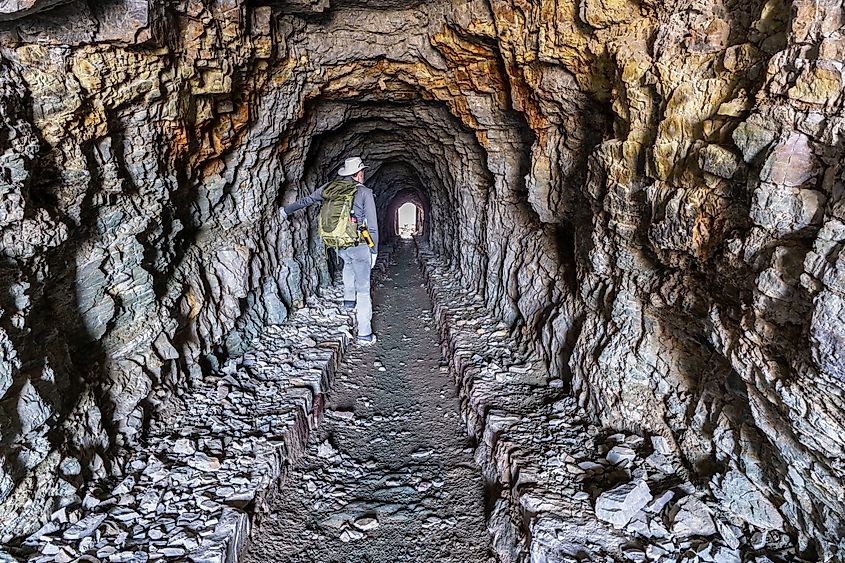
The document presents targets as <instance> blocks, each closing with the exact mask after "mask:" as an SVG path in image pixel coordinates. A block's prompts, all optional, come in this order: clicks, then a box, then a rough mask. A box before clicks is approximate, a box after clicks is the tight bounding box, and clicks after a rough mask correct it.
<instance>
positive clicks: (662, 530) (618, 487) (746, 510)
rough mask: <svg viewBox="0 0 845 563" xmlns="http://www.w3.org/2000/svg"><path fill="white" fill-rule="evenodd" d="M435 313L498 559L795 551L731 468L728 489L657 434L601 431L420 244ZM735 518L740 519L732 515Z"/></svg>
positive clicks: (752, 557) (513, 562)
mask: <svg viewBox="0 0 845 563" xmlns="http://www.w3.org/2000/svg"><path fill="white" fill-rule="evenodd" d="M419 256H420V265H421V267H422V269H423V273H424V277H425V280H426V284H427V286H428V290H429V293H430V295H431V297H432V300H433V302H434V318H435V321H436V323H437V325H438V329H439V331H440V335H441V339H442V342H443V345H442V346H443V350H444V355H445V356H446V358H447V359H448V360H449V369H450V373H451V374H452V376H453V377H454V379H455V382H456V384H457V386H458V392H459V395H460V399H461V415H462V417H463V419H464V421H465V423H466V428H467V432H468V433H469V435H470V436H471V437H472V438H473V439H474V440H475V441H476V444H477V446H476V450H475V459H476V461H477V462H478V464H479V466H480V467H481V469H482V473H483V475H484V478H485V480H486V488H487V490H488V491H489V492H488V494H489V495H490V498H488V505H489V506H490V507H492V508H491V510H490V513H489V517H488V522H487V524H488V529H489V531H490V533H491V534H492V536H493V544H494V546H495V549H496V555H497V558H498V560H499V561H502V562H503V563H523V562H527V561H562V562H580V561H683V562H697V561H710V562H714V561H715V562H718V563H739V562H740V561H754V562H755V563H768V562H770V561H771V559H769V557H776V558H784V560H793V561H797V560H799V559H798V558H797V557H796V554H795V546H794V545H793V544H792V541H791V540H790V538H789V537H788V536H787V535H785V534H783V533H781V532H779V531H777V530H776V529H777V528H779V527H782V522H773V520H775V519H777V518H778V517H779V516H778V512H777V509H776V508H775V507H774V506H772V504H771V503H769V502H768V501H767V500H766V499H765V497H764V496H763V495H762V494H760V493H757V494H756V495H751V494H749V493H748V492H747V489H749V488H750V487H753V485H752V484H751V483H750V482H747V480H745V478H744V477H742V476H741V474H739V473H733V474H729V475H727V476H725V480H724V481H723V483H724V484H727V482H728V481H730V482H731V484H730V485H727V486H728V487H732V488H734V489H733V490H731V493H730V494H729V495H728V496H727V498H724V497H720V496H719V495H716V494H714V493H713V492H711V491H709V490H708V489H707V488H706V487H702V486H700V485H698V486H697V485H696V484H695V483H693V482H691V481H690V480H689V479H690V474H689V472H688V471H687V470H686V468H684V466H683V464H682V463H680V460H679V459H678V457H677V456H676V455H674V454H673V452H672V450H671V448H670V447H669V443H668V442H667V440H666V439H665V438H664V437H663V436H659V435H656V436H651V437H650V439H648V440H646V439H645V438H644V437H642V436H638V435H636V434H628V435H626V434H625V433H614V429H613V428H600V427H597V426H596V425H594V424H591V423H590V417H589V416H588V415H587V413H586V412H585V411H584V410H583V409H582V408H581V407H579V406H578V404H577V403H576V401H575V400H574V398H573V397H572V396H571V395H569V394H568V393H566V392H565V391H564V390H563V389H562V388H561V385H560V384H559V380H552V381H553V382H554V381H557V383H558V384H557V385H555V384H554V383H553V382H550V381H549V380H548V371H547V370H546V369H545V367H544V366H543V364H542V362H540V361H539V359H538V358H537V356H536V355H535V354H532V353H525V352H520V351H518V350H516V347H515V346H514V342H513V340H512V338H511V337H510V335H509V334H508V332H507V330H506V326H505V325H504V324H503V323H502V322H501V321H499V320H498V318H497V317H496V316H495V315H494V314H493V313H492V311H491V310H490V309H489V308H488V307H486V306H485V305H484V303H483V302H482V301H481V300H480V299H479V298H478V297H477V296H475V295H472V294H471V293H468V292H466V291H465V290H463V289H462V288H461V287H460V284H459V283H458V282H457V281H456V280H455V278H454V276H453V275H452V274H451V273H450V272H449V269H448V268H447V267H446V266H445V263H444V262H443V261H442V260H440V259H438V258H436V256H435V255H434V254H432V253H431V251H430V250H428V249H426V248H425V247H422V248H421V249H420V253H419ZM737 514H740V515H742V519H739V520H738V519H737V518H736V515H737Z"/></svg>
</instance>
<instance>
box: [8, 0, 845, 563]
mask: <svg viewBox="0 0 845 563" xmlns="http://www.w3.org/2000/svg"><path fill="white" fill-rule="evenodd" d="M841 13H842V5H841V2H840V1H839V0H831V1H827V2H787V1H786V0H769V1H766V2H763V1H762V0H755V1H752V2H734V1H724V2H722V1H717V2H712V1H703V0H692V1H691V2H661V3H656V2H628V1H625V0H621V1H618V2H606V1H599V0H577V1H576V0H565V1H563V2H561V1H556V2H552V1H551V0H548V1H547V0H537V1H535V2H531V3H527V4H526V3H512V2H509V1H506V0H492V1H490V2H486V1H480V0H479V1H476V0H461V1H457V2H445V1H443V2H412V3H407V2H393V1H391V0H383V1H372V2H371V1H367V2H365V1H363V0H362V1H358V0H344V1H329V0H314V1H311V0H295V1H290V2H269V1H267V2H265V1H245V0H213V1H212V0H191V1H187V2H163V1H160V0H113V1H110V2H86V1H82V0H75V1H51V0H20V1H17V2H11V3H10V2H6V3H3V5H2V6H0V115H2V117H3V122H2V130H0V238H2V257H3V258H2V264H0V284H2V291H0V295H2V298H0V429H2V431H1V432H0V438H1V439H2V449H0V452H2V456H0V543H3V540H4V538H6V539H8V538H13V537H21V536H22V535H24V536H25V535H27V534H30V533H32V532H33V531H35V530H37V529H38V528H39V527H40V526H41V525H42V524H43V523H44V522H45V521H46V520H47V519H48V518H49V516H50V514H51V513H53V512H54V511H55V510H56V508H57V507H59V506H63V505H64V504H67V503H69V502H73V499H74V495H76V492H77V491H78V490H80V489H79V488H80V487H81V486H82V485H83V484H84V483H85V482H89V481H91V480H92V479H98V478H106V477H109V476H112V477H115V476H119V475H122V472H123V471H124V470H125V464H126V460H127V452H130V451H132V450H133V449H135V448H137V447H139V444H141V443H142V442H143V438H144V432H145V428H146V427H147V423H148V422H149V421H150V420H163V421H167V420H169V418H168V417H170V416H172V415H173V413H174V412H176V411H178V410H179V409H180V408H182V407H183V405H182V403H181V402H182V401H183V400H184V396H185V395H184V393H185V390H186V389H190V388H193V387H195V386H196V385H198V384H199V383H200V382H202V381H203V380H204V378H206V377H207V376H208V374H209V373H211V372H212V371H214V370H216V369H218V368H219V367H220V365H221V363H222V362H224V361H225V359H226V358H227V357H230V356H232V355H236V354H240V353H243V351H244V350H246V349H247V348H248V346H249V345H250V342H252V341H253V339H254V338H255V337H256V335H257V334H259V333H260V332H261V330H262V329H263V327H266V326H268V325H275V324H279V323H283V322H284V321H285V319H287V318H288V316H289V315H290V314H291V312H292V311H295V310H297V309H299V308H300V307H302V306H303V305H304V304H305V303H306V301H307V299H309V298H310V297H311V296H313V295H315V294H317V293H319V292H320V287H321V285H325V284H327V283H329V281H330V280H329V278H328V271H327V266H326V262H325V260H324V258H323V253H322V246H321V244H320V243H319V241H318V240H316V238H315V237H314V236H313V234H314V232H315V228H314V222H313V213H312V214H310V215H309V214H307V213H306V214H302V215H300V216H297V217H296V218H295V219H294V220H293V221H291V222H288V223H283V222H281V221H280V218H279V216H278V206H279V205H281V204H287V203H290V202H291V201H293V200H295V199H297V198H299V197H301V196H303V195H305V194H306V193H309V192H310V191H311V190H313V189H314V188H315V187H317V186H318V185H320V184H321V183H323V182H325V181H326V180H328V179H329V178H331V177H333V175H334V174H335V172H336V170H337V168H338V166H339V165H340V164H341V163H342V161H343V159H344V158H345V157H347V156H348V155H351V154H357V155H360V156H361V157H363V158H364V159H365V160H366V161H367V162H368V163H369V164H370V166H371V170H370V176H369V178H370V180H371V181H372V182H373V184H374V186H373V187H374V189H375V191H376V193H377V195H378V197H379V208H380V214H381V215H382V217H383V218H385V217H387V213H388V211H389V209H390V205H391V201H394V200H396V198H397V197H405V196H406V195H407V194H414V197H419V198H420V199H421V200H422V202H423V203H424V204H425V206H426V207H427V209H426V223H427V227H428V230H427V232H426V237H425V239H426V240H425V241H424V244H425V245H426V246H425V248H426V249H427V250H426V252H430V253H431V256H435V257H437V259H438V260H442V261H443V263H444V264H446V265H447V269H448V271H449V272H450V274H449V275H452V276H454V278H455V283H456V284H459V286H460V287H461V288H463V289H464V290H466V291H468V292H470V293H471V294H472V295H474V296H476V299H477V300H478V303H482V304H483V305H484V306H485V307H486V308H487V310H489V311H490V314H491V315H493V316H494V317H495V318H496V319H498V322H501V323H502V327H504V328H502V329H501V330H504V331H505V332H506V333H507V334H508V335H509V337H511V338H513V339H514V349H518V350H521V351H526V353H527V352H528V351H530V352H531V353H533V354H537V356H538V357H539V358H541V360H542V363H543V369H544V370H546V371H547V373H548V374H549V376H550V378H551V379H554V380H556V381H558V384H559V385H560V388H561V389H567V390H571V392H572V394H573V397H574V398H575V399H576V400H577V402H578V404H580V405H581V406H582V407H583V408H585V409H587V410H588V411H589V413H590V415H591V416H592V417H593V418H594V420H595V421H596V422H597V423H600V424H603V425H605V426H606V427H608V428H624V429H628V430H635V431H637V432H642V433H651V434H658V435H661V436H663V437H665V438H666V440H667V443H668V444H669V446H668V447H669V448H670V449H671V452H672V454H673V455H676V456H678V459H680V460H682V461H683V463H684V465H685V467H686V468H687V470H688V471H689V478H690V479H691V480H692V481H695V482H696V483H697V484H699V485H700V487H701V490H700V491H699V492H700V494H701V495H705V496H707V498H709V499H711V500H713V502H718V503H721V504H719V506H720V507H721V508H720V509H719V510H722V511H724V514H725V515H727V516H726V518H732V519H733V520H732V521H733V522H737V523H738V524H737V525H741V526H746V527H747V526H752V524H749V521H750V520H753V521H754V522H757V524H760V520H759V519H758V520H754V519H755V518H757V517H758V516H760V514H761V513H764V514H765V515H766V517H767V518H769V520H767V522H769V524H771V526H772V530H774V531H776V532H777V533H778V534H781V535H778V536H777V537H783V538H787V539H786V540H784V541H787V542H793V543H794V544H795V545H796V546H798V547H797V548H796V549H797V550H798V552H800V553H802V554H804V555H805V556H807V558H810V559H812V558H813V557H815V558H816V559H819V560H827V561H832V560H837V558H841V557H842V549H843V548H842V544H841V537H842V533H841V530H842V529H843V526H845V516H843V514H845V509H844V505H845V501H843V499H842V495H841V483H842V481H843V477H845V474H843V468H842V463H841V462H842V459H845V442H843V436H845V428H843V423H842V420H843V409H845V406H843V404H842V401H841V395H842V387H843V382H845V340H843V336H842V335H843V334H845V320H844V319H845V283H844V282H843V274H842V272H843V271H845V266H843V263H845V254H844V253H843V252H845V251H843V248H845V212H843V209H845V206H843V202H842V197H843V193H844V192H843V189H842V184H843V178H842V168H841V167H842V146H843V142H842V133H841V131H842V103H843V97H842V88H841V84H842V75H841V68H840V67H841V64H840V63H841V60H842V59H843V57H845V51H843V47H842V41H841V39H840V35H841V34H842V21H841V20H842V18H841ZM77 467H78V469H77ZM725 483H728V484H727V485H726V484H725ZM731 487H734V488H733V489H731ZM729 489H730V490H729ZM742 495H751V496H752V497H753V498H755V499H758V500H759V504H758V505H755V506H756V508H755V507H751V508H749V507H748V506H746V505H738V504H737V503H732V502H731V501H730V498H732V497H733V496H742ZM726 499H727V500H726ZM761 506H762V507H763V508H759V507H761ZM757 509H759V510H758V511H757V512H755V510H757ZM777 522H781V523H780V524H778V525H777V526H775V523H777ZM778 527H779V528H780V529H777V530H775V528H778ZM749 529H750V528H749ZM774 531H773V533H774ZM749 533H750V532H749ZM766 537H775V536H766Z"/></svg>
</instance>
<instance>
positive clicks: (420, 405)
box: [246, 246, 495, 563]
mask: <svg viewBox="0 0 845 563" xmlns="http://www.w3.org/2000/svg"><path fill="white" fill-rule="evenodd" d="M421 281H422V280H421V277H420V274H419V270H418V267H417V265H416V263H415V260H414V255H413V251H412V250H411V248H409V247H408V246H405V247H403V248H401V250H400V252H399V253H398V255H397V257H396V263H395V264H393V265H392V266H391V269H390V271H389V275H388V277H386V278H385V279H384V281H383V282H382V283H380V284H379V286H378V288H377V289H376V290H375V291H374V297H375V307H376V315H375V331H376V334H377V335H378V338H379V341H378V343H377V344H376V345H375V346H373V347H370V348H360V347H357V348H353V349H352V350H351V351H350V353H349V354H348V356H347V358H346V361H345V365H343V366H342V367H341V369H340V371H339V375H338V377H337V379H336V380H335V385H334V388H333V390H332V392H331V393H330V395H329V398H328V402H327V408H326V412H325V414H326V417H325V419H324V420H323V422H322V424H321V426H320V429H319V431H318V432H317V433H314V434H312V438H311V441H310V444H309V448H308V453H307V455H305V456H304V457H303V458H302V460H301V461H300V463H299V464H298V465H297V466H296V468H295V469H293V470H292V471H291V472H290V474H289V475H290V477H289V481H288V482H287V483H286V485H285V487H284V488H283V489H282V490H281V491H280V494H279V495H278V498H277V499H276V501H275V502H274V503H273V504H272V508H271V513H270V514H268V515H267V517H266V519H265V520H264V521H263V523H262V524H261V525H260V526H259V528H258V530H257V532H256V534H255V539H254V542H253V544H252V545H251V546H250V548H249V551H248V554H247V556H246V561H249V562H256V563H257V562H262V561H288V562H302V563H305V562H313V561H320V562H326V563H328V562H350V563H351V562H364V561H366V562H384V563H387V562H396V561H413V562H420V561H440V562H462V561H471V562H473V563H476V562H477V563H482V562H486V561H494V560H495V559H494V558H493V557H492V550H491V546H490V540H489V536H488V533H487V530H486V527H485V510H484V486H483V481H482V478H481V475H480V473H479V470H478V466H477V465H476V464H475V462H474V461H473V451H474V448H473V447H472V443H471V442H470V440H469V439H468V437H467V435H466V433H465V431H464V427H463V423H462V422H461V420H460V415H459V408H458V396H457V392H456V390H455V387H454V381H453V380H452V379H451V378H450V377H449V373H448V369H447V368H446V367H444V364H443V363H442V362H441V355H440V343H439V340H438V337H437V331H436V328H435V327H434V323H433V320H432V311H431V301H430V300H429V297H428V295H427V294H426V291H425V289H424V288H422V287H420V282H421Z"/></svg>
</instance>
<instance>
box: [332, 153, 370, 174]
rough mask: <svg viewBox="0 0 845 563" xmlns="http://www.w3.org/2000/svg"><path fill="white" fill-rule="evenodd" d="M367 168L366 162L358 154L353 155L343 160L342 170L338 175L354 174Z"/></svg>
mask: <svg viewBox="0 0 845 563" xmlns="http://www.w3.org/2000/svg"><path fill="white" fill-rule="evenodd" d="M364 168H366V166H365V165H364V162H363V161H362V160H361V159H360V158H358V157H357V156H353V157H352V158H347V159H346V160H345V161H344V162H343V166H341V167H340V170H338V171H337V175H338V176H352V175H353V174H356V173H358V172H360V171H361V170H363V169H364Z"/></svg>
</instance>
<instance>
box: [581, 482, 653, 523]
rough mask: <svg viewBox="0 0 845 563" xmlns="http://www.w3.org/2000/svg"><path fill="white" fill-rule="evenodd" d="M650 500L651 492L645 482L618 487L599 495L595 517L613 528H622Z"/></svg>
mask: <svg viewBox="0 0 845 563" xmlns="http://www.w3.org/2000/svg"><path fill="white" fill-rule="evenodd" d="M651 499H652V496H651V491H650V490H649V487H648V484H647V483H646V482H645V481H636V482H631V483H626V484H624V485H619V486H618V487H614V488H613V489H610V490H609V491H605V492H603V493H602V494H601V495H599V497H598V499H597V500H596V507H595V511H596V516H597V517H598V518H599V519H601V520H604V521H605V522H609V523H611V524H613V526H614V527H615V528H622V527H624V526H625V525H626V524H627V523H628V522H629V521H630V520H631V518H633V517H634V515H635V514H637V512H639V511H640V510H642V509H643V508H644V507H645V506H646V505H647V504H648V503H649V501H651Z"/></svg>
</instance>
